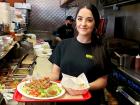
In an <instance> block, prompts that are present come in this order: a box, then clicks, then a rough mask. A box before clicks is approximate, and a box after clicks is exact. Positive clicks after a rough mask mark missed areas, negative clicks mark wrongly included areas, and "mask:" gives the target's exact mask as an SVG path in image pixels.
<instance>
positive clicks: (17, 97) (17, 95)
mask: <svg viewBox="0 0 140 105" xmlns="http://www.w3.org/2000/svg"><path fill="white" fill-rule="evenodd" d="M65 94H68V93H65ZM90 98H91V94H90V92H87V93H86V94H84V95H81V96H80V97H75V96H70V97H67V98H63V97H59V98H54V99H41V100H40V99H31V98H27V97H24V96H23V95H22V94H20V93H19V92H18V91H17V90H15V92H14V95H13V99H14V100H16V101H18V102H42V101H43V102H69V101H70V102H72V101H73V102H74V101H86V100H88V99H90Z"/></svg>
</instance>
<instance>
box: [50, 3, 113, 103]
mask: <svg viewBox="0 0 140 105" xmlns="http://www.w3.org/2000/svg"><path fill="white" fill-rule="evenodd" d="M99 20H100V18H99V13H98V10H97V8H96V7H95V6H94V5H92V4H87V5H85V6H83V7H80V8H79V9H78V11H77V13H76V29H77V31H78V34H77V36H76V37H75V38H70V39H65V40H63V41H62V42H60V43H59V44H58V45H57V47H56V48H55V49H54V51H53V54H52V56H51V57H50V59H49V60H50V61H51V62H52V63H53V69H52V73H51V75H50V78H51V79H52V80H58V79H61V77H62V75H61V74H62V73H65V74H68V75H72V76H78V75H79V74H81V73H85V75H86V77H87V79H88V81H89V83H90V89H89V91H90V92H91V94H92V95H93V97H92V98H91V99H90V100H88V101H86V102H81V103H78V104H80V105H100V99H101V97H102V96H103V95H104V94H103V89H104V88H105V87H106V85H107V75H108V74H109V73H110V72H111V68H110V59H109V57H108V54H107V51H106V49H105V47H104V45H103V44H102V43H101V41H100V40H99V39H98V38H97V35H96V30H97V28H98V26H99ZM58 104H59V103H58ZM64 104H69V103H64ZM70 104H74V103H70ZM60 105H62V103H60ZM75 105H76V103H75Z"/></svg>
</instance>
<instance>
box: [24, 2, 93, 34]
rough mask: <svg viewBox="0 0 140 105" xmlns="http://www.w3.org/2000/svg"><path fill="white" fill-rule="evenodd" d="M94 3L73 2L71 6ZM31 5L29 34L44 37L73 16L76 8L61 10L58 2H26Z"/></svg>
mask: <svg viewBox="0 0 140 105" xmlns="http://www.w3.org/2000/svg"><path fill="white" fill-rule="evenodd" d="M89 1H90V2H92V1H93V2H94V1H95V0H75V1H74V2H73V3H72V5H75V4H76V3H78V5H80V4H84V3H86V2H89ZM26 2H28V3H30V4H31V5H32V10H31V14H30V26H29V30H30V31H29V32H34V33H37V34H41V35H42V36H43V35H46V33H47V34H48V31H49V32H53V31H54V30H56V28H57V27H58V26H60V25H62V24H63V23H64V20H65V17H66V16H67V15H72V16H73V17H74V16H75V13H76V10H77V7H71V8H68V9H66V8H61V7H60V0H26Z"/></svg>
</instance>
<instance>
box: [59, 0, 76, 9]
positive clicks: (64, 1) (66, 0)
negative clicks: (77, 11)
mask: <svg viewBox="0 0 140 105" xmlns="http://www.w3.org/2000/svg"><path fill="white" fill-rule="evenodd" d="M73 1H75V0H60V7H61V8H66V7H67V6H68V4H70V3H72V2H73Z"/></svg>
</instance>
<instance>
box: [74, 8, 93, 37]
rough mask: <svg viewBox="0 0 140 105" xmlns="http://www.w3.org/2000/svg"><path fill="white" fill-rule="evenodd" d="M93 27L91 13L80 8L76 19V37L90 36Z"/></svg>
mask: <svg viewBox="0 0 140 105" xmlns="http://www.w3.org/2000/svg"><path fill="white" fill-rule="evenodd" d="M94 27H95V20H94V17H93V15H92V12H91V11H90V10H89V9H87V8H82V9H81V10H80V11H79V12H78V14H77V17H76V28H77V31H78V33H79V34H78V35H83V36H85V35H88V36H89V35H91V33H92V31H93V29H94Z"/></svg>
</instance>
